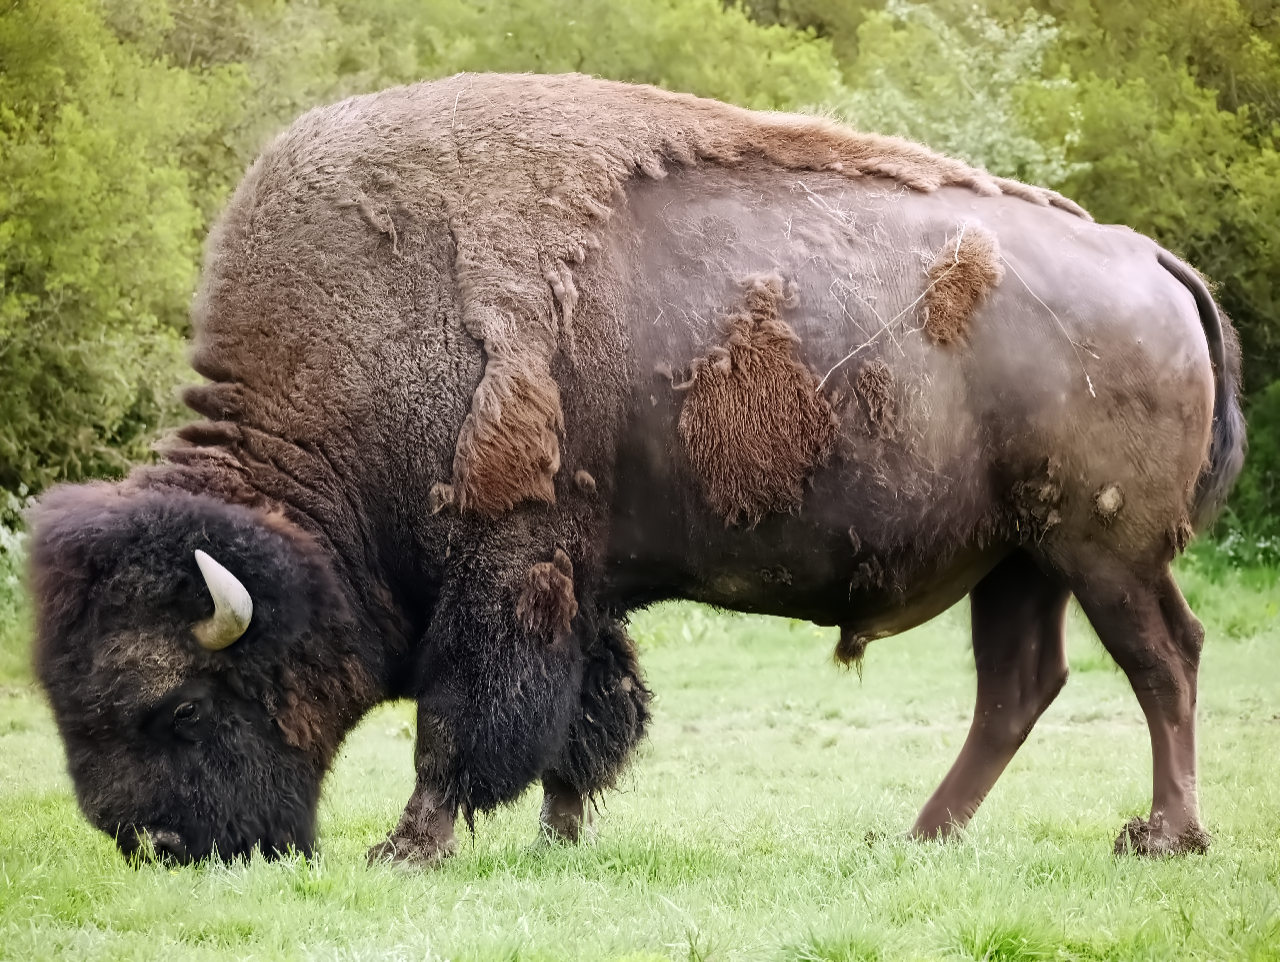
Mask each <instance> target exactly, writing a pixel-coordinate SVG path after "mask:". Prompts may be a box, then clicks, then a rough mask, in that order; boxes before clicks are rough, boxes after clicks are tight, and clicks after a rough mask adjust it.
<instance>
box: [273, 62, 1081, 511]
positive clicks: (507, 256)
mask: <svg viewBox="0 0 1280 962" xmlns="http://www.w3.org/2000/svg"><path fill="white" fill-rule="evenodd" d="M330 145H340V146H341V149H342V150H344V151H347V152H350V151H353V150H354V151H356V152H361V153H362V156H361V158H360V160H359V162H360V163H361V164H371V165H372V166H373V167H374V168H375V169H376V168H378V167H379V166H380V165H381V166H385V168H386V169H387V170H389V171H391V173H387V172H385V171H384V172H383V173H382V176H381V178H380V179H379V178H373V179H374V180H375V181H378V182H377V183H371V184H369V185H367V188H366V189H367V190H368V191H370V192H373V193H379V192H386V191H389V190H394V185H395V182H396V174H397V172H404V171H409V170H410V169H411V173H410V176H411V177H412V179H413V180H414V181H416V187H417V189H419V190H425V191H428V192H430V193H432V194H433V195H438V196H439V197H440V198H441V199H442V201H443V204H444V207H445V209H446V210H447V211H448V214H449V229H450V231H451V233H452V235H453V239H454V241H455V243H456V263H455V276H456V279H457V284H458V289H459V294H460V298H461V308H462V319H463V324H464V326H465V328H466V330H467V331H468V333H470V334H471V335H472V336H473V337H475V338H476V339H477V340H479V341H481V342H482V343H483V344H484V349H485V353H486V356H487V364H486V366H485V370H484V375H483V378H482V380H481V382H480V384H479V386H478V387H477V388H476V391H475V395H474V397H473V398H472V403H471V415H470V417H469V418H468V419H467V423H466V426H465V427H464V428H463V431H462V433H461V435H460V436H459V438H458V442H457V448H456V453H455V457H454V465H453V471H454V477H453V483H454V487H455V488H456V489H457V492H458V499H457V503H458V506H459V508H461V509H473V510H476V511H480V512H484V513H490V514H492V513H497V512H500V511H504V510H506V509H508V508H510V507H511V506H513V505H514V504H517V503H519V502H520V501H523V500H534V501H546V502H552V501H554V498H555V492H554V489H553V487H552V483H551V478H552V476H553V475H554V474H555V473H556V471H557V470H558V469H559V464H560V459H559V442H558V437H557V435H558V432H560V431H561V430H562V428H563V423H562V415H561V412H560V403H559V396H558V391H557V390H556V385H555V382H554V381H553V380H552V376H551V373H550V362H551V358H552V357H553V355H554V354H555V353H556V352H557V351H559V350H562V349H563V350H564V351H565V352H566V354H568V356H569V357H571V358H572V357H573V356H574V343H575V338H576V334H575V331H576V330H577V328H578V327H579V326H581V325H582V324H591V323H592V322H593V321H594V320H595V319H594V318H591V317H580V316H578V312H577V306H578V301H579V292H578V288H577V286H576V283H575V281H574V270H575V268H576V267H578V266H580V265H581V264H582V263H583V262H584V260H585V259H586V258H587V257H588V256H589V252H590V251H592V250H595V249H597V248H598V247H599V245H600V241H599V238H598V237H597V231H598V229H599V228H600V226H601V225H602V224H604V223H605V222H606V221H607V220H608V219H609V217H610V215H611V213H612V210H613V208H614V206H615V205H616V204H617V203H618V200H619V198H620V197H621V196H622V194H623V189H624V187H625V186H626V184H627V183H628V182H629V181H631V180H632V179H634V178H636V177H649V178H661V177H664V176H666V173H667V171H668V170H669V169H670V168H672V167H682V168H690V167H696V166H698V165H701V164H715V165H721V166H726V167H745V166H756V167H761V166H763V167H766V168H769V167H771V168H775V169H783V170H815V171H816V170H829V171H834V172H837V173H839V174H841V175H843V176H845V177H850V178H854V177H862V176H868V177H881V178H887V179H890V180H894V181H897V182H898V183H901V184H902V185H904V186H906V187H908V188H910V189H912V190H918V191H925V192H929V191H934V190H937V189H938V188H940V187H944V186H960V187H967V188H969V189H970V190H973V191H975V192H976V193H978V194H982V195H986V196H995V195H998V194H1001V193H1008V194H1013V195H1016V196H1019V197H1024V198H1026V199H1027V200H1028V201H1030V202H1032V203H1035V204H1039V205H1052V206H1056V207H1059V208H1062V209H1064V210H1067V211H1070V212H1071V213H1073V214H1076V215H1077V216H1081V217H1086V218H1087V217H1088V215H1087V214H1086V213H1085V212H1084V211H1083V210H1081V209H1080V208H1079V207H1078V206H1076V205H1075V204H1073V203H1072V202H1071V201H1069V200H1067V199H1066V198H1064V197H1062V196H1060V195H1058V194H1055V193H1054V192H1052V191H1048V190H1043V189H1042V188H1038V187H1031V186H1027V185H1024V184H1015V183H1014V182H1011V181H1004V180H1001V179H999V178H996V177H992V176H991V175H990V174H988V173H986V172H985V171H982V170H979V169H977V168H974V167H971V166H969V165H968V164H965V163H963V162H962V161H958V160H953V159H951V158H948V157H943V156H941V155H939V154H936V153H934V152H932V151H930V150H929V149H928V148H926V147H923V146H921V145H919V144H914V143H911V142H909V141H906V140H901V139H898V138H896V137H885V136H881V135H879V134H867V133H858V132H856V131H853V130H850V129H849V128H847V127H844V126H842V125H840V124H837V123H835V122H833V121H831V120H827V119H823V118H820V117H810V116H801V115H796V114H779V113H761V112H757V111H751V110H744V109H742V108H740V107H734V106H731V105H728V104H724V103H720V102H718V101H714V100H706V99H702V98H699V97H693V96H690V95H688V94H676V93H669V92H667V91H664V90H660V89H658V88H656V87H649V86H638V85H632V84H624V83H616V82H612V81H605V80H595V79H592V78H589V77H585V76H582V75H579V74H566V75H561V76H536V75H530V74H521V75H511V74H459V75H457V76H455V77H451V78H449V79H447V80H439V81H434V82H430V83H420V84H414V85H412V86H408V87H397V88H393V89H390V90H385V91H382V92H380V93H376V94H370V95H367V96H361V97H353V98H351V99H349V100H345V101H343V102H341V103H338V104H334V105H332V106H329V107H323V108H319V109H317V110H313V111H312V112H311V113H309V114H307V115H305V116H304V117H302V118H301V119H300V120H299V121H298V122H296V123H295V124H294V125H293V126H292V127H291V128H290V129H289V130H288V131H286V132H285V133H284V134H283V135H281V137H279V138H278V139H277V140H276V142H275V143H274V144H273V145H272V146H271V147H270V148H268V150H267V151H266V152H265V153H264V155H263V158H261V159H260V160H259V162H258V164H259V166H263V165H277V164H280V163H282V162H283V163H301V164H303V165H304V166H305V164H306V163H308V162H309V158H311V157H316V156H319V155H322V154H323V153H324V151H325V149H326V146H330ZM299 173H300V175H301V177H302V178H304V179H306V178H313V174H312V172H311V171H307V170H301V171H299ZM388 185H391V186H390V187H389V186H388ZM335 200H336V203H338V204H341V205H353V206H355V207H356V208H357V210H358V211H359V214H360V216H361V217H362V218H363V219H364V220H365V222H366V223H367V224H369V226H370V227H371V228H372V229H373V230H374V231H376V232H378V233H379V234H380V235H382V236H384V237H386V238H388V239H389V240H390V244H391V246H392V248H393V251H394V250H398V248H399V246H400V240H401V239H400V238H399V236H398V234H397V229H396V225H395V220H394V217H393V211H394V208H395V204H394V203H393V202H392V203H389V202H388V198H386V197H382V196H369V195H368V194H367V193H359V194H355V193H353V192H352V191H351V190H350V189H349V188H346V189H344V190H343V192H342V193H341V194H340V195H339V196H338V197H337V198H336V199H335ZM391 200H392V201H394V198H391Z"/></svg>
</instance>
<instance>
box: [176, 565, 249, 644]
mask: <svg viewBox="0 0 1280 962" xmlns="http://www.w3.org/2000/svg"><path fill="white" fill-rule="evenodd" d="M196 564H198V565H199V566H200V573H201V574H202V575H204V583H205V584H206V585H207V586H208V588H209V594H211V595H213V616H212V617H210V618H206V619H205V620H204V621H202V622H200V623H199V624H198V625H196V626H194V627H193V628H192V629H191V631H192V632H193V633H194V634H195V636H196V640H197V641H198V642H200V647H202V648H208V649H209V650H210V651H221V650H222V649H223V648H226V647H227V646H228V645H231V644H234V643H235V642H236V641H237V640H238V639H239V638H240V636H241V635H243V634H244V633H245V631H246V630H247V629H248V628H249V622H250V621H252V620H253V599H252V598H250V597H249V592H247V591H245V589H244V585H242V584H241V583H240V580H239V579H238V578H237V577H236V576H235V575H233V574H232V573H231V572H230V571H228V570H227V569H226V568H224V567H222V565H220V564H218V562H216V561H214V560H213V559H212V558H210V557H209V556H208V555H207V554H205V553H204V552H203V551H201V550H200V549H198V548H197V549H196Z"/></svg>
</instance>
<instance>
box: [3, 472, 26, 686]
mask: <svg viewBox="0 0 1280 962" xmlns="http://www.w3.org/2000/svg"><path fill="white" fill-rule="evenodd" d="M31 500H32V499H31V498H30V496H28V495H27V489H26V488H25V487H22V488H19V489H18V491H17V493H16V494H15V493H14V492H11V491H3V490H0V684H2V683H4V682H6V681H15V680H25V679H26V678H27V677H28V675H29V668H28V665H29V662H30V659H29V658H28V656H27V648H28V640H29V639H30V637H31V626H30V624H29V618H28V606H27V600H26V594H25V592H24V591H23V590H22V588H23V585H22V582H23V576H24V574H25V567H26V554H25V551H24V550H23V548H24V542H25V540H26V534H25V533H24V532H23V530H22V512H23V511H24V510H25V509H26V508H28V507H30V506H31Z"/></svg>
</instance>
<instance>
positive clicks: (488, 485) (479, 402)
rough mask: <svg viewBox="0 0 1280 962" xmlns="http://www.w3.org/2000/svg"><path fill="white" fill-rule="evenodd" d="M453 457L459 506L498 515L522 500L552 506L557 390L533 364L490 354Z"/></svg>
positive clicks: (558, 424)
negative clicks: (507, 359)
mask: <svg viewBox="0 0 1280 962" xmlns="http://www.w3.org/2000/svg"><path fill="white" fill-rule="evenodd" d="M485 371H486V373H485V377H484V379H483V380H481V382H480V386H479V387H478V388H476V393H475V395H474V396H473V397H472V399H471V413H470V414H468V415H467V419H466V420H465V421H464V422H463V424H462V432H461V433H460V434H459V436H458V448H457V451H456V452H455V454H454V458H453V478H454V482H453V489H454V492H455V497H456V499H457V504H458V507H459V509H461V510H466V509H468V508H469V509H471V510H473V511H479V512H481V513H482V514H499V513H501V512H503V511H506V510H507V509H509V508H513V507H515V506H516V505H517V504H519V503H520V502H521V501H524V500H525V499H534V500H538V501H546V502H548V503H550V504H554V503H555V500H556V491H555V485H554V484H553V483H552V478H553V477H554V476H555V473H556V472H557V471H558V470H560V439H559V437H558V434H557V432H559V431H561V430H563V429H564V420H563V415H562V414H561V412H560V390H559V388H558V387H557V386H556V382H555V381H554V380H552V378H551V374H550V372H549V371H547V370H546V369H545V368H542V369H541V370H539V369H538V367H537V366H536V365H534V366H532V367H529V368H522V367H521V366H520V365H518V364H516V363H514V362H507V361H503V360H500V359H495V358H494V357H492V356H491V357H490V358H489V363H488V365H487V366H486V369H485Z"/></svg>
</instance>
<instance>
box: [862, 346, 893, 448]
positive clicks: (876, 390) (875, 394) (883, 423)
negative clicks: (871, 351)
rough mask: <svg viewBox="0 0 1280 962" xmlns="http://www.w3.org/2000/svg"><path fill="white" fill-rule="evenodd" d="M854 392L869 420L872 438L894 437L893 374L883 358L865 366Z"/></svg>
mask: <svg viewBox="0 0 1280 962" xmlns="http://www.w3.org/2000/svg"><path fill="white" fill-rule="evenodd" d="M853 391H854V393H855V394H856V395H857V396H858V401H859V403H860V404H861V407H862V413H863V415H864V416H865V417H866V419H867V429H868V432H869V433H870V434H871V436H872V437H879V438H887V437H891V436H892V435H893V426H894V405H893V372H892V371H890V370H889V365H888V364H886V363H885V362H884V360H883V359H882V358H876V359H875V360H874V361H871V362H870V363H868V364H865V365H863V368H862V370H860V371H859V372H858V379H857V380H856V381H855V382H854V385H853Z"/></svg>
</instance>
